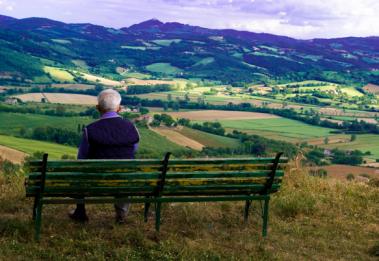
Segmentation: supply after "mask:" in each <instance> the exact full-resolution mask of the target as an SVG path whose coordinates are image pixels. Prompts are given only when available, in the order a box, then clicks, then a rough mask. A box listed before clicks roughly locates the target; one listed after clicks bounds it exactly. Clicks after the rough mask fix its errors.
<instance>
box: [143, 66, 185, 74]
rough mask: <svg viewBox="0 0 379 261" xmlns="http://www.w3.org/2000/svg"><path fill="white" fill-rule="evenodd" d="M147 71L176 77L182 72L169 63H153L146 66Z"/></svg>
mask: <svg viewBox="0 0 379 261" xmlns="http://www.w3.org/2000/svg"><path fill="white" fill-rule="evenodd" d="M146 70H148V71H150V72H153V73H162V74H168V75H174V74H177V73H179V72H181V69H179V68H177V67H175V66H172V65H171V64H169V63H153V64H150V65H147V66H146Z"/></svg>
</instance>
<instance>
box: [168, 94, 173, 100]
mask: <svg viewBox="0 0 379 261" xmlns="http://www.w3.org/2000/svg"><path fill="white" fill-rule="evenodd" d="M167 100H169V101H171V100H172V94H171V93H169V94H167Z"/></svg>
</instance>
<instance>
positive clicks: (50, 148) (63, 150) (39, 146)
mask: <svg viewBox="0 0 379 261" xmlns="http://www.w3.org/2000/svg"><path fill="white" fill-rule="evenodd" d="M0 145H4V146H6V147H9V148H13V149H16V150H19V151H22V152H25V153H27V154H33V153H35V152H46V153H48V154H49V157H50V158H53V159H60V158H61V157H62V156H63V155H64V154H66V155H70V156H76V154H77V151H78V150H77V148H73V147H69V146H64V145H60V144H56V143H51V142H44V141H37V140H29V139H22V138H16V137H12V136H5V135H0Z"/></svg>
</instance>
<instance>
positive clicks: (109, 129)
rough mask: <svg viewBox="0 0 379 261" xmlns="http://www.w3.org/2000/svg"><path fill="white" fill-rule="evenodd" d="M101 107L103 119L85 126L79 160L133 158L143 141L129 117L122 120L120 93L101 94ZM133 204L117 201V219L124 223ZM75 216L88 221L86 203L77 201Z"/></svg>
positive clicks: (76, 218)
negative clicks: (140, 140)
mask: <svg viewBox="0 0 379 261" xmlns="http://www.w3.org/2000/svg"><path fill="white" fill-rule="evenodd" d="M97 100H98V105H97V106H96V108H97V110H98V111H99V112H100V115H101V117H100V119H99V120H97V121H95V122H93V123H91V124H89V125H88V126H87V127H85V128H84V129H83V137H82V141H81V144H80V147H79V152H78V159H133V158H134V154H135V152H136V150H137V146H138V142H139V133H138V131H137V129H136V127H135V126H134V125H133V123H132V122H130V121H129V120H125V119H122V118H121V117H120V116H119V115H118V112H119V111H120V109H121V107H120V104H121V96H120V94H119V93H118V92H117V91H115V90H112V89H107V90H104V91H102V92H101V93H100V94H99V95H98V97H97ZM129 206H130V204H129V203H116V204H115V205H114V207H115V210H116V222H118V223H124V222H125V216H126V215H127V213H128V211H129ZM69 216H70V218H71V219H73V220H75V221H79V222H85V221H88V217H87V214H86V209H85V205H84V204H77V206H76V209H75V210H74V211H72V212H70V213H69Z"/></svg>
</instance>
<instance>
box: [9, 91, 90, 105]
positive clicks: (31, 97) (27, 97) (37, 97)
mask: <svg viewBox="0 0 379 261" xmlns="http://www.w3.org/2000/svg"><path fill="white" fill-rule="evenodd" d="M15 97H17V98H19V99H21V100H22V101H23V102H42V99H46V100H47V102H51V103H61V104H80V105H96V104H97V98H96V96H91V95H84V94H73V93H45V92H44V93H40V92H38V93H25V94H20V95H16V96H15Z"/></svg>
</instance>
